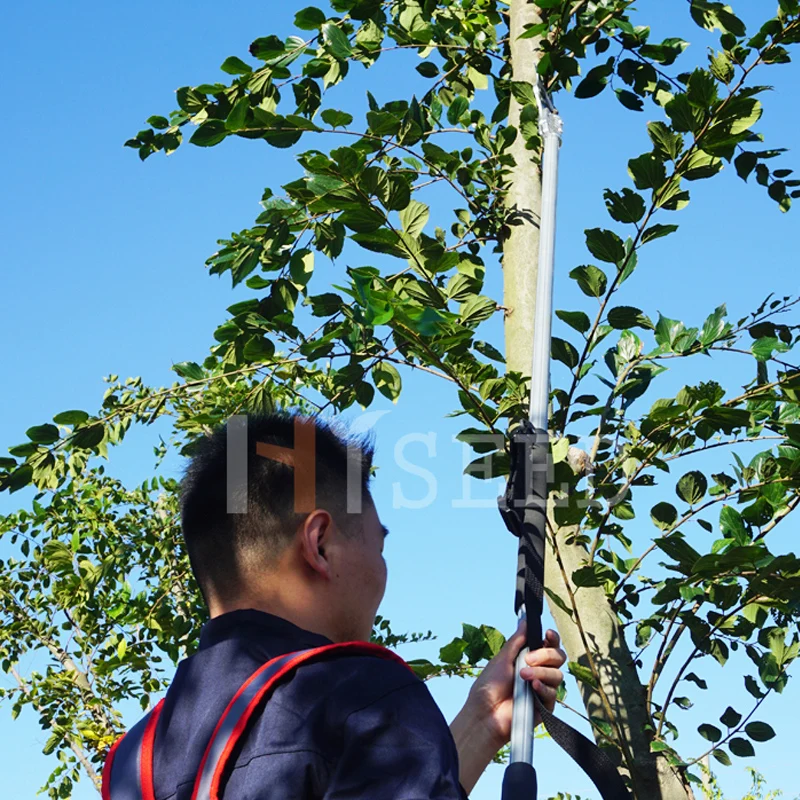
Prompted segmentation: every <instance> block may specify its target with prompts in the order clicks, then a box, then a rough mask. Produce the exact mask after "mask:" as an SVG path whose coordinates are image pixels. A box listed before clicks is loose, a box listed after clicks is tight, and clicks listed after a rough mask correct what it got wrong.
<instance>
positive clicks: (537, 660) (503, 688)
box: [467, 622, 567, 749]
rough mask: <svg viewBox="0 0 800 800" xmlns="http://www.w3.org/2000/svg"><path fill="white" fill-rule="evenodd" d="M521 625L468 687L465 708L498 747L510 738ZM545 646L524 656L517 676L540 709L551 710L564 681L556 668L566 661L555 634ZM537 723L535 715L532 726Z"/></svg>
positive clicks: (550, 633)
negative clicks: (536, 697) (470, 708)
mask: <svg viewBox="0 0 800 800" xmlns="http://www.w3.org/2000/svg"><path fill="white" fill-rule="evenodd" d="M525 634H526V630H525V623H524V622H521V623H520V624H519V627H518V628H517V631H516V633H515V634H514V635H513V636H512V637H511V638H510V639H508V641H506V643H505V645H503V648H502V650H500V652H499V653H498V654H497V655H496V656H495V657H494V658H493V659H492V660H491V661H490V662H489V663H488V664H487V665H486V668H485V669H484V670H483V672H482V673H481V676H480V677H479V678H478V680H476V681H475V683H474V684H473V686H472V689H471V690H470V693H469V699H468V700H467V704H468V705H472V706H473V710H474V712H475V713H476V714H477V715H478V717H479V719H481V720H483V722H484V724H485V725H486V726H488V727H489V729H490V731H491V733H492V736H493V737H494V738H495V739H496V740H497V741H498V742H499V747H498V749H499V748H500V747H502V746H503V745H505V744H507V743H508V740H509V739H510V738H511V712H512V709H513V704H514V700H513V698H514V669H515V662H516V658H517V655H518V654H519V651H520V650H521V649H522V648H523V647H524V646H525ZM544 644H545V646H544V647H542V648H540V649H539V650H534V651H533V652H532V653H528V654H527V656H526V657H525V661H526V662H527V664H528V666H527V667H525V668H523V669H522V670H521V671H520V675H521V676H522V677H523V678H524V679H525V680H526V681H528V682H529V683H530V684H531V685H532V686H533V690H534V691H535V692H536V694H538V695H539V698H540V699H541V701H542V703H543V704H544V707H545V708H547V709H548V710H549V711H552V710H553V708H554V707H555V704H556V692H557V690H558V687H559V686H560V685H561V683H562V682H563V680H564V675H563V673H562V672H561V669H560V667H562V666H563V665H564V663H565V662H566V660H567V656H566V653H565V652H564V651H563V650H562V649H561V647H560V645H561V640H560V639H559V636H558V634H557V633H556V632H555V631H547V633H546V634H545V642H544ZM540 722H541V720H540V719H539V716H538V714H537V716H536V724H537V725H538V724H539V723H540Z"/></svg>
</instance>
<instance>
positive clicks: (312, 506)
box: [181, 414, 386, 641]
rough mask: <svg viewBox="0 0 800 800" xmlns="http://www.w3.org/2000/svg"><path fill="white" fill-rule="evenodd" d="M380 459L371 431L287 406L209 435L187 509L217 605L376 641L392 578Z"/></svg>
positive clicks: (204, 578)
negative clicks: (376, 485) (376, 467)
mask: <svg viewBox="0 0 800 800" xmlns="http://www.w3.org/2000/svg"><path fill="white" fill-rule="evenodd" d="M240 422H242V420H241V419H239V420H238V421H236V422H233V421H232V422H231V423H229V425H233V424H238V423H240ZM240 450H241V452H239V451H240ZM372 457H373V449H372V446H371V444H370V443H369V441H367V440H363V439H362V440H357V439H353V438H350V437H346V436H344V435H342V434H340V433H337V432H336V431H334V430H333V429H332V428H330V427H329V426H327V425H325V424H324V423H322V422H320V421H318V420H311V419H308V418H302V417H298V416H293V415H289V414H269V415H250V416H248V417H247V418H246V431H245V430H244V429H243V428H242V427H241V426H239V428H238V435H233V430H232V431H231V435H229V431H228V428H227V426H226V427H222V428H219V429H218V430H216V431H215V432H214V433H213V434H212V435H211V436H209V437H207V438H206V439H204V440H202V441H201V442H200V443H199V444H198V446H197V448H196V450H195V452H194V454H193V456H192V458H191V461H190V463H189V465H188V467H187V470H186V474H185V476H184V479H183V483H182V495H181V517H182V525H183V535H184V540H185V542H186V547H187V550H188V553H189V559H190V561H191V564H192V570H193V571H194V574H195V577H196V578H197V582H198V583H199V585H200V588H201V590H202V592H203V596H204V597H205V599H206V603H207V604H208V607H209V611H210V612H211V615H212V616H217V615H219V614H222V613H224V612H226V611H232V610H234V609H237V608H259V609H261V610H264V611H268V612H271V613H274V614H277V615H278V616H282V617H284V618H286V619H288V620H290V621H291V622H294V623H295V624H297V625H300V626H301V627H303V628H306V629H307V630H312V631H315V632H317V633H321V634H323V635H325V636H328V637H329V638H331V639H333V640H334V641H346V640H353V639H368V638H369V634H370V631H371V629H372V621H373V619H374V617H375V613H376V611H377V609H378V605H379V604H380V601H381V599H382V598H383V593H384V590H385V587H386V565H385V562H384V560H383V556H382V551H383V539H384V536H385V534H386V529H385V528H384V527H383V525H381V522H380V520H379V518H378V514H377V511H376V509H375V505H374V503H373V502H372V498H371V496H370V494H369V477H370V469H371V466H372ZM245 465H246V477H245V469H244V467H245ZM348 500H349V502H348ZM231 508H232V509H233V510H234V511H237V512H241V513H230V511H229V509H231Z"/></svg>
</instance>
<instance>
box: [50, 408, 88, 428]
mask: <svg viewBox="0 0 800 800" xmlns="http://www.w3.org/2000/svg"><path fill="white" fill-rule="evenodd" d="M87 419H89V415H88V414H87V413H86V412H85V411H62V412H61V413H60V414H56V415H55V416H54V417H53V422H55V423H56V425H80V424H82V423H84V422H86V420H87Z"/></svg>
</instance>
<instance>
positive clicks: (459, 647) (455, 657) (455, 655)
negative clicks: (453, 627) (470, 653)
mask: <svg viewBox="0 0 800 800" xmlns="http://www.w3.org/2000/svg"><path fill="white" fill-rule="evenodd" d="M466 648H467V643H466V642H465V641H464V640H463V639H460V638H456V639H453V641H452V642H450V643H449V644H446V645H445V646H444V647H442V648H441V649H440V650H439V660H440V661H441V662H442V663H443V664H458V663H459V662H460V661H461V656H463V655H464V650H466Z"/></svg>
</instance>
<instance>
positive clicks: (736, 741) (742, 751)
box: [728, 736, 756, 758]
mask: <svg viewBox="0 0 800 800" xmlns="http://www.w3.org/2000/svg"><path fill="white" fill-rule="evenodd" d="M728 747H729V748H730V750H731V753H733V754H734V755H735V756H738V757H739V758H750V757H752V756H754V755H755V754H756V751H755V750H753V745H752V744H750V742H748V741H747V739H742V738H741V737H739V736H734V738H733V739H731V740H730V741H729V742H728Z"/></svg>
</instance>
